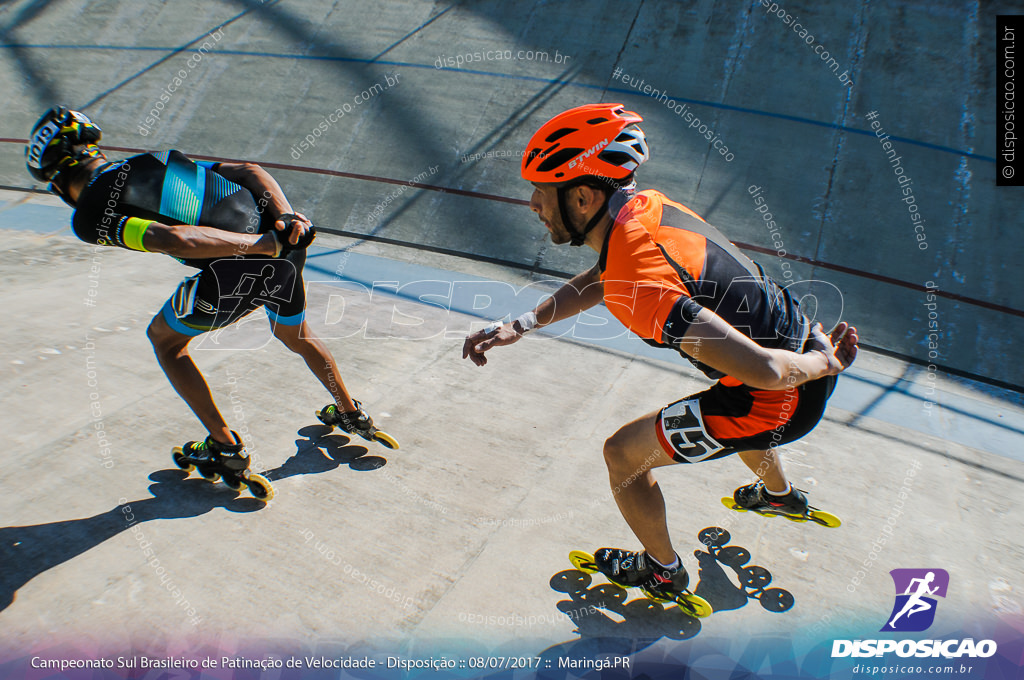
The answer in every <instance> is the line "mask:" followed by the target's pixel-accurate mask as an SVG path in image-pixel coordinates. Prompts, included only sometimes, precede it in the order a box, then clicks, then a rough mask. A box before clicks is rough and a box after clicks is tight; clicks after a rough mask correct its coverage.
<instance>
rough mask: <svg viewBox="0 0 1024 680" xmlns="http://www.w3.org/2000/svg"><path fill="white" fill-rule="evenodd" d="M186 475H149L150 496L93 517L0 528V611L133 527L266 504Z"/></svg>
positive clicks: (170, 472) (179, 472) (164, 472)
mask: <svg viewBox="0 0 1024 680" xmlns="http://www.w3.org/2000/svg"><path fill="white" fill-rule="evenodd" d="M187 477H188V475H187V473H186V472H184V471H183V470H160V471H158V472H154V473H153V474H151V475H150V476H149V478H150V479H151V480H153V481H154V482H155V484H151V485H150V486H149V492H150V493H151V494H153V497H152V498H144V499H140V500H135V501H130V502H129V501H127V500H124V501H123V502H121V501H119V503H118V505H116V506H114V507H113V508H111V509H110V510H107V511H106V512H104V513H101V514H99V515H94V516H92V517H84V518H81V519H69V520H63V521H60V522H50V523H48V524H36V525H33V526H17V527H4V528H0V564H2V565H3V568H2V569H0V611H3V610H4V609H6V608H7V607H8V606H10V604H11V603H12V602H13V601H14V597H15V594H16V593H17V591H18V589H19V588H21V587H22V586H23V585H25V584H26V583H28V582H29V581H30V580H32V579H33V578H35V577H36V576H38V575H39V574H41V573H43V572H44V571H46V570H47V569H51V568H53V567H55V566H57V565H59V564H63V563H64V562H67V561H68V560H70V559H73V558H75V557H77V556H78V555H81V554H82V553H84V552H86V551H88V550H91V549H92V548H95V547H96V546H98V545H99V544H101V543H103V542H104V541H106V540H107V539H109V538H112V537H114V536H117V535H118V534H120V533H122V532H123V531H125V530H127V529H129V528H130V527H132V526H134V525H136V524H140V523H142V522H149V521H151V520H154V519H184V518H188V517H198V516H200V515H204V514H206V513H208V512H210V511H211V510H213V509H214V508H224V509H225V510H228V511H230V512H253V511H255V510H259V509H261V508H263V507H265V505H266V504H265V503H263V502H262V501H258V500H256V499H255V498H250V497H244V498H243V497H240V496H239V494H238V492H237V491H232V490H231V489H229V488H228V487H226V486H224V485H223V484H210V483H209V482H207V481H205V480H203V479H200V478H192V479H187ZM129 515H130V516H131V517H130V518H129V517H128V516H129Z"/></svg>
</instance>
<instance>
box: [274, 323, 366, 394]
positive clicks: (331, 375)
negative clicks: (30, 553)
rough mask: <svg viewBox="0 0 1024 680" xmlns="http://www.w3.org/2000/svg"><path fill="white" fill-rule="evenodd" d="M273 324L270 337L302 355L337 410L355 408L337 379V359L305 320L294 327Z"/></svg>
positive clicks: (339, 377)
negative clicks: (272, 334)
mask: <svg viewBox="0 0 1024 680" xmlns="http://www.w3.org/2000/svg"><path fill="white" fill-rule="evenodd" d="M273 326H274V336H275V337H276V338H277V339H278V340H280V341H281V342H283V343H284V346H285V347H287V348H288V349H290V350H291V351H293V352H295V353H296V354H298V355H299V356H300V357H302V358H303V360H304V361H305V362H306V366H308V367H309V370H310V371H312V372H313V375H315V376H316V377H317V379H318V380H319V381H320V382H321V383H323V386H324V387H326V388H327V391H328V392H330V393H331V396H332V397H333V398H334V403H336V404H337V405H338V409H339V410H340V411H345V412H350V411H355V410H356V405H355V404H354V403H353V402H352V396H351V395H350V394H349V392H348V390H347V389H345V383H344V382H342V380H341V374H340V373H339V372H338V365H337V362H335V361H334V357H333V356H332V355H331V352H330V350H328V349H327V347H326V346H324V343H323V342H321V341H320V339H319V338H318V337H316V336H315V335H313V331H312V330H311V329H310V328H309V326H308V325H307V324H306V322H305V321H303V322H302V323H301V324H298V325H295V326H286V325H285V324H282V323H278V324H273Z"/></svg>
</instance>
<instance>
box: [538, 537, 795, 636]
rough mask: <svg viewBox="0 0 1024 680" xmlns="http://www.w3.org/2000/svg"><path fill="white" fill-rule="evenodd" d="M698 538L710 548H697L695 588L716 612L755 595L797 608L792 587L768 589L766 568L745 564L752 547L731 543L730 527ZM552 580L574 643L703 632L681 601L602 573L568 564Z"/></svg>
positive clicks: (773, 605) (778, 608) (771, 607)
mask: <svg viewBox="0 0 1024 680" xmlns="http://www.w3.org/2000/svg"><path fill="white" fill-rule="evenodd" d="M697 538H698V540H699V541H700V542H701V543H702V544H703V545H704V547H705V549H706V550H704V551H701V550H695V551H694V556H695V557H696V558H697V564H698V565H699V569H698V574H697V576H698V579H697V581H698V582H697V584H696V586H694V587H693V588H692V591H693V593H694V594H695V595H698V596H700V597H703V598H704V599H705V600H707V601H708V603H709V604H710V605H711V607H712V609H714V611H715V612H720V611H726V610H729V609H739V608H740V607H743V606H744V605H745V604H747V602H749V601H750V600H751V599H754V600H757V601H759V602H760V603H761V606H762V607H764V608H765V609H767V610H768V611H772V612H784V611H787V610H788V609H790V608H792V607H793V604H794V598H793V595H792V594H791V593H789V591H786V590H783V589H781V588H767V586H768V584H769V583H771V580H772V575H771V573H770V572H769V571H768V570H767V569H765V568H764V567H761V566H756V565H751V566H745V565H747V563H748V562H750V559H751V557H750V551H748V550H747V549H746V548H743V547H741V546H738V545H728V543H729V541H730V539H731V536H730V535H729V532H728V531H726V530H725V529H723V528H721V527H707V528H706V529H702V530H701V531H700V532H699V533H698V534H697ZM726 568H728V571H727V570H726ZM549 584H550V586H551V589H552V590H554V591H556V592H559V593H565V594H566V595H568V596H569V599H568V600H562V601H560V602H558V603H557V604H556V605H555V606H556V607H558V610H559V611H561V612H562V613H563V614H565V615H566V616H568V617H569V619H570V620H571V621H572V622H573V623H574V624H575V625H576V632H577V633H578V634H579V636H580V640H577V641H575V642H576V643H582V642H584V641H586V640H588V639H601V640H603V641H605V642H607V641H608V640H610V639H622V640H623V641H624V643H629V644H628V645H626V647H630V648H631V649H632V651H637V650H636V648H635V645H636V644H639V643H640V642H641V641H646V642H645V643H644V645H643V646H647V645H649V644H652V643H653V642H655V641H657V640H658V639H660V638H663V637H665V638H669V639H671V640H688V639H690V638H692V637H694V636H696V635H697V634H699V633H700V631H701V622H700V619H697V618H694V617H692V616H688V615H687V614H685V613H684V612H683V611H682V610H681V609H680V608H679V607H678V606H677V605H675V604H663V603H659V602H654V601H652V600H649V599H647V598H646V597H644V596H642V595H639V593H640V591H639V590H637V589H630V590H623V589H622V588H619V587H618V586H615V585H612V584H611V583H609V582H608V581H607V579H606V578H605V577H604V576H603V575H601V574H599V573H595V574H591V573H587V572H585V571H581V570H578V569H567V570H566V571H560V572H558V573H557V574H555V575H554V576H552V577H551V581H550V583H549ZM630 598H633V599H630ZM712 616H714V614H712ZM572 645H573V642H566V643H563V644H562V645H558V646H557V647H552V648H551V649H549V650H547V651H548V652H550V651H551V650H554V649H557V650H560V652H559V653H565V652H566V651H567V650H568V649H569V648H571V647H572ZM574 653H575V652H574ZM629 653H632V652H629Z"/></svg>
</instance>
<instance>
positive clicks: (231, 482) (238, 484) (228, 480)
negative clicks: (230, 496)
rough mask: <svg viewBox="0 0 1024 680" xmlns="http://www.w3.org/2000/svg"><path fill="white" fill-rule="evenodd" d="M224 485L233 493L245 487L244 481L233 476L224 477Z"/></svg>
mask: <svg viewBox="0 0 1024 680" xmlns="http://www.w3.org/2000/svg"><path fill="white" fill-rule="evenodd" d="M223 481H224V483H225V484H226V485H227V487H228V488H229V489H231V490H233V491H241V490H242V489H244V488H245V487H246V483H245V480H244V479H242V478H241V477H235V476H233V475H225V476H224V477H223Z"/></svg>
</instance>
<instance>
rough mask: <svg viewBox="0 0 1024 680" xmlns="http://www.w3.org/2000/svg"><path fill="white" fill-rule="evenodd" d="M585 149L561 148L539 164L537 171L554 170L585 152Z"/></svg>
mask: <svg viewBox="0 0 1024 680" xmlns="http://www.w3.org/2000/svg"><path fill="white" fill-rule="evenodd" d="M583 151H584V150H583V149H574V148H565V149H559V150H558V151H556V152H555V153H553V154H551V155H550V156H548V157H547V158H545V159H544V161H543V162H542V163H541V164H540V165H538V166H537V172H547V171H548V170H554V169H555V168H557V167H559V166H561V165H564V164H565V163H568V162H569V161H570V160H572V159H573V158H575V157H576V156H578V155H580V154H581V153H583Z"/></svg>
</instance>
